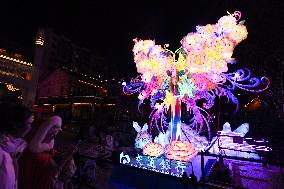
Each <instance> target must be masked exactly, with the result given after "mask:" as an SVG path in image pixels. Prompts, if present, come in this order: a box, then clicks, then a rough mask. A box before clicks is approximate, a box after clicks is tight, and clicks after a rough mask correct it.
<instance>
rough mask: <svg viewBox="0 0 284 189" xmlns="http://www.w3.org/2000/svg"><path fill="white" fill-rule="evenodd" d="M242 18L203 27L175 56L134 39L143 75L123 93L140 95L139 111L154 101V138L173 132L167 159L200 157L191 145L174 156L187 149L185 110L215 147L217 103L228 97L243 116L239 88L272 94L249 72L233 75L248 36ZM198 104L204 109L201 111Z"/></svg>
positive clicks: (191, 123) (232, 16)
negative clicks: (237, 54)
mask: <svg viewBox="0 0 284 189" xmlns="http://www.w3.org/2000/svg"><path fill="white" fill-rule="evenodd" d="M240 18H241V13H240V12H239V11H236V12H234V13H233V14H230V13H228V15H226V16H223V17H221V18H220V19H219V20H218V22H217V23H216V24H207V25H205V26H197V27H196V32H191V33H189V34H187V35H186V36H185V37H184V38H183V39H182V40H181V47H180V48H179V49H177V50H176V51H175V52H173V51H171V50H169V49H168V47H169V45H165V46H164V47H162V46H160V45H157V44H155V41H153V40H138V39H134V43H135V44H134V47H133V54H134V61H135V64H136V68H137V72H138V73H139V74H141V75H139V76H138V77H137V78H135V79H132V80H131V82H130V83H129V84H126V83H124V87H123V91H124V93H125V94H133V93H136V92H139V93H140V94H139V96H138V99H139V106H140V105H141V104H142V103H143V102H144V100H145V99H149V100H150V106H151V108H152V112H151V113H150V123H149V132H151V130H152V129H153V127H156V129H157V131H158V132H159V133H166V131H167V130H168V131H169V132H170V139H169V141H171V143H170V146H171V147H167V149H168V150H167V153H170V154H167V157H169V158H172V157H173V158H179V159H187V160H188V159H190V158H191V156H192V154H195V152H194V151H193V149H192V148H191V147H192V146H191V145H190V144H188V145H187V144H186V145H185V146H186V147H184V149H183V151H182V152H179V151H175V150H172V149H175V148H177V147H183V145H182V144H184V142H185V141H182V140H183V137H182V133H183V132H182V127H181V126H182V121H181V119H182V116H181V109H182V106H183V105H184V106H186V110H187V111H188V113H187V114H185V116H187V117H186V118H183V119H187V121H188V122H189V124H188V125H187V127H188V128H190V129H191V130H195V131H196V132H197V133H198V134H199V133H200V132H201V131H207V132H208V134H209V141H210V138H211V132H210V126H209V124H208V120H207V117H209V113H208V111H207V110H209V109H210V108H212V107H213V105H214V100H215V98H216V97H221V96H225V97H227V98H228V100H231V101H232V102H233V103H234V104H235V105H236V111H237V110H238V99H237V98H236V97H235V96H234V94H233V91H234V90H235V89H236V88H239V89H242V90H246V91H250V92H261V91H263V90H265V89H267V87H268V85H269V80H268V79H267V78H266V77H262V78H256V77H251V72H250V71H249V70H248V69H238V70H236V71H233V72H228V70H229V69H228V65H229V64H235V63H236V60H235V59H234V58H233V57H232V55H233V51H234V48H235V47H236V46H237V45H238V44H239V43H240V42H242V41H243V40H244V39H246V38H247V35H248V32H247V29H246V26H245V25H244V21H239V20H240ZM197 102H203V103H202V105H201V106H200V104H201V103H197ZM168 117H170V120H171V121H170V122H168V121H167V118H168ZM188 130H189V129H188ZM189 140H190V139H189ZM176 141H178V143H175V142H176ZM199 149H203V148H200V147H199ZM186 150H189V151H188V152H187V151H186ZM176 152H177V154H178V155H176V154H175V153H176ZM181 154H182V156H181Z"/></svg>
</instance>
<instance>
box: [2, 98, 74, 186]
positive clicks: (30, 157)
mask: <svg viewBox="0 0 284 189" xmlns="http://www.w3.org/2000/svg"><path fill="white" fill-rule="evenodd" d="M0 119H1V125H0V188H1V189H17V188H19V189H39V188H41V189H63V188H68V185H69V183H70V179H71V177H72V175H73V174H74V173H75V170H76V166H75V164H74V161H73V155H74V153H75V152H76V151H77V148H78V147H77V146H71V147H70V149H68V150H66V152H64V153H60V152H57V151H56V150H55V149H54V141H55V138H56V135H57V134H58V133H59V132H60V131H61V125H62V119H61V117H60V116H57V115H53V116H51V117H49V118H47V119H44V120H41V119H35V120H34V115H33V112H32V110H30V109H29V108H27V107H25V106H22V105H19V104H8V103H1V104H0Z"/></svg>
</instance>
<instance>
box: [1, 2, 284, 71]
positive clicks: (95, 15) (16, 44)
mask: <svg viewBox="0 0 284 189" xmlns="http://www.w3.org/2000/svg"><path fill="white" fill-rule="evenodd" d="M280 2H281V1H280V0H279V1H275V0H274V1H269V0H257V1H256V0H236V1H233V0H230V1H229V0H215V1H213V0H207V1H204V0H198V1H189V0H187V1H155V2H154V1H153V2H150V1H149V2H147V1H135V4H134V1H133V2H132V3H130V4H129V3H128V4H127V3H125V2H123V1H118V2H116V3H113V2H111V1H103V2H100V1H94V0H88V1H43V2H41V3H40V1H35V2H34V3H26V2H24V1H8V2H6V3H5V4H3V3H2V4H1V7H2V8H1V11H0V15H1V30H0V48H5V49H8V50H10V51H15V52H20V53H21V54H22V55H24V56H26V57H28V58H30V60H31V59H32V57H33V40H34V35H35V34H36V31H37V28H38V27H53V28H55V29H57V30H59V31H60V32H62V33H64V34H66V35H67V36H68V37H69V38H71V39H72V40H73V41H75V42H76V43H77V44H79V45H82V46H86V47H88V48H89V49H91V50H94V51H96V52H97V53H98V54H100V55H101V56H103V57H105V59H106V63H107V64H114V65H116V67H117V71H118V72H119V73H120V74H121V75H123V74H124V73H132V74H133V75H135V73H136V71H135V70H136V69H135V64H134V62H133V56H132V51H131V50H132V47H133V44H134V43H133V41H132V39H133V38H136V37H137V38H141V39H155V40H156V43H157V44H161V45H163V44H165V43H169V44H170V48H171V49H173V50H175V49H176V48H178V47H179V45H180V44H179V42H180V40H181V39H182V37H183V36H185V35H186V34H187V33H189V32H191V31H194V30H195V26H196V25H205V24H209V23H212V24H214V23H216V22H217V20H218V19H219V18H220V17H221V16H223V15H226V12H227V11H229V12H231V13H233V12H234V11H235V10H239V11H241V12H242V15H243V17H242V19H245V20H246V25H247V27H248V31H249V37H248V39H247V40H245V41H244V42H242V44H240V45H239V47H237V49H236V51H235V57H236V58H237V59H238V60H239V62H241V64H242V63H243V64H246V62H248V63H250V66H251V67H254V66H259V64H260V63H259V61H260V60H266V59H267V60H270V57H269V56H268V55H267V54H266V53H265V51H266V50H267V49H268V50H271V48H277V49H279V48H280V46H281V45H282V42H281V40H280V41H279V39H277V38H276V36H279V35H280V33H281V32H282V33H283V28H282V25H283V23H284V21H283V20H284V19H283V16H281V14H282V10H283V6H282V5H283V3H280ZM281 7H282V8H281ZM282 38H283V37H282ZM282 41H283V40H282ZM248 49H251V50H248ZM255 55H257V56H255ZM262 56H263V57H262ZM255 62H257V65H253V64H256V63H255ZM261 64H262V63H261ZM263 64H265V61H264V63H263ZM250 66H249V67H250Z"/></svg>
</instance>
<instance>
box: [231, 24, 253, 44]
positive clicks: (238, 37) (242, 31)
mask: <svg viewBox="0 0 284 189" xmlns="http://www.w3.org/2000/svg"><path fill="white" fill-rule="evenodd" d="M247 36H248V31H247V28H246V26H244V25H236V26H234V28H233V30H232V32H230V33H229V37H230V38H231V39H233V40H234V41H235V42H236V43H240V42H241V41H242V40H245V39H246V38H247Z"/></svg>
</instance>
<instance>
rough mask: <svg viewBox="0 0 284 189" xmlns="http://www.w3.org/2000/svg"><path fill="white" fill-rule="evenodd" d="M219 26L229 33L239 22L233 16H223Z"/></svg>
mask: <svg viewBox="0 0 284 189" xmlns="http://www.w3.org/2000/svg"><path fill="white" fill-rule="evenodd" d="M218 25H219V26H220V27H221V28H222V30H223V31H224V32H226V33H228V32H230V31H232V29H233V27H234V26H235V25H237V20H236V18H235V17H234V16H233V15H228V16H223V17H221V18H220V19H219V20H218Z"/></svg>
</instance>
